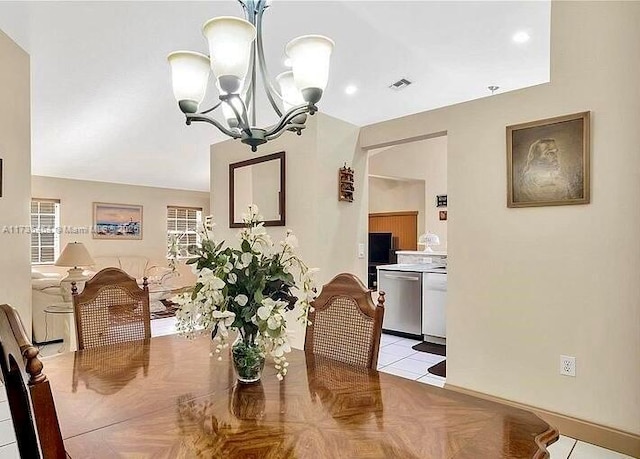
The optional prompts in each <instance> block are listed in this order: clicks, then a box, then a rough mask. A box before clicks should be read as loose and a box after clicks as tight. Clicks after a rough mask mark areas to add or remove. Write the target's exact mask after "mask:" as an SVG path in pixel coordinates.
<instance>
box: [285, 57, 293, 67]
mask: <svg viewBox="0 0 640 459" xmlns="http://www.w3.org/2000/svg"><path fill="white" fill-rule="evenodd" d="M283 64H284V66H285V67H288V68H291V67H292V65H293V64H291V58H290V57H287V58H285V60H284V61H283Z"/></svg>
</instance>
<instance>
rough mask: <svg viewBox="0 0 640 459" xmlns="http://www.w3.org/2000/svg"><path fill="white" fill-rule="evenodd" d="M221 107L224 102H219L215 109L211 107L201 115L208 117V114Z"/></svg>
mask: <svg viewBox="0 0 640 459" xmlns="http://www.w3.org/2000/svg"><path fill="white" fill-rule="evenodd" d="M220 105H222V101H220V102H218V103H217V104H215V105H214V106H213V107H211V108H210V109H208V110H205V111H203V112H200V113H199V114H200V115H206V114H207V113H211V112H212V111H214V110H215V109H216V108H218V107H219V106H220Z"/></svg>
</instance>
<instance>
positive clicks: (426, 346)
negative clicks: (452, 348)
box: [411, 341, 447, 357]
mask: <svg viewBox="0 0 640 459" xmlns="http://www.w3.org/2000/svg"><path fill="white" fill-rule="evenodd" d="M411 349H413V350H414V351H420V352H428V353H429V354H436V355H441V356H443V357H444V356H445V355H447V346H446V345H444V344H436V343H427V342H426V341H425V342H423V343H419V344H416V345H415V346H412V347H411Z"/></svg>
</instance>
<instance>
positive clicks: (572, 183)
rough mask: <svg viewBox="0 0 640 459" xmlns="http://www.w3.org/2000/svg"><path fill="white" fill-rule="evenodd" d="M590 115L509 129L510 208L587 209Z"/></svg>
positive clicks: (583, 113) (550, 119)
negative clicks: (576, 207) (572, 207)
mask: <svg viewBox="0 0 640 459" xmlns="http://www.w3.org/2000/svg"><path fill="white" fill-rule="evenodd" d="M589 122H590V116H589V112H582V113H575V114H572V115H566V116H559V117H557V118H549V119H545V120H540V121H533V122H530V123H524V124H517V125H514V126H508V127H507V206H508V207H534V206H563V205H570V204H588V203H589V200H590V180H589V138H590V136H589Z"/></svg>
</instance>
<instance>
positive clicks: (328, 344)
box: [304, 273, 384, 370]
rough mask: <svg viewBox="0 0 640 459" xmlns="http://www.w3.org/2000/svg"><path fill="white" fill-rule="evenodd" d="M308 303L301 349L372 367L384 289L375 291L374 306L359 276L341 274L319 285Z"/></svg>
mask: <svg viewBox="0 0 640 459" xmlns="http://www.w3.org/2000/svg"><path fill="white" fill-rule="evenodd" d="M312 306H313V311H312V312H310V313H309V320H310V321H311V325H309V327H308V329H307V334H306V337H305V342H304V350H305V352H307V353H311V354H315V355H322V356H325V357H328V358H330V359H333V360H338V361H341V362H345V363H348V364H351V365H356V366H361V367H367V368H372V369H374V370H375V369H376V367H377V364H378V351H379V349H380V336H381V334H382V319H383V317H384V292H379V297H378V304H377V305H375V304H374V303H373V300H372V299H371V291H370V290H369V289H367V288H366V287H365V286H364V284H363V283H362V282H361V281H360V279H358V278H357V277H356V276H354V275H353V274H348V273H342V274H338V275H337V276H336V277H334V278H333V279H332V280H331V281H330V282H329V283H328V284H326V285H325V286H324V287H322V292H320V295H319V296H318V298H316V299H315V301H314V302H313V303H312Z"/></svg>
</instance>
